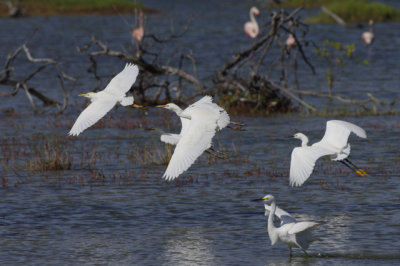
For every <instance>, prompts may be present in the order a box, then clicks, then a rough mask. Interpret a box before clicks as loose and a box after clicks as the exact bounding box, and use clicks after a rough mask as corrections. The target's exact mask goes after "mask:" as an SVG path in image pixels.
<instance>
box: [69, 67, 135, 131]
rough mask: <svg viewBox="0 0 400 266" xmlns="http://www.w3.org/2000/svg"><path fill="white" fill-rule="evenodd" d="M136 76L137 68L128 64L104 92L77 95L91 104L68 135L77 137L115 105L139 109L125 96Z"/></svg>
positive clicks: (129, 97) (131, 99)
mask: <svg viewBox="0 0 400 266" xmlns="http://www.w3.org/2000/svg"><path fill="white" fill-rule="evenodd" d="M138 74H139V69H138V67H137V66H136V65H134V64H129V63H128V64H126V65H125V68H124V69H123V70H122V71H121V72H120V73H119V74H118V75H116V76H115V77H114V78H113V79H112V80H111V81H110V83H109V84H108V85H107V87H106V88H105V89H104V90H102V91H99V92H89V93H85V94H79V96H83V97H87V98H89V99H90V101H91V103H90V104H89V106H88V107H86V109H85V110H83V112H82V113H81V114H80V115H79V116H78V119H77V120H76V121H75V123H74V125H73V126H72V128H71V130H70V132H69V133H68V134H69V135H72V136H78V135H79V134H80V133H82V132H83V131H84V130H85V129H87V128H88V127H90V126H92V125H94V124H95V123H96V122H97V121H99V120H100V119H101V118H102V117H103V116H105V115H106V114H107V113H108V112H109V111H110V110H111V109H112V108H113V107H114V106H115V105H116V104H117V103H119V104H121V105H122V106H129V105H132V106H133V107H141V106H140V105H136V104H133V101H134V99H133V96H126V93H127V92H128V91H129V90H130V89H131V87H132V85H133V83H135V81H136V77H137V75H138Z"/></svg>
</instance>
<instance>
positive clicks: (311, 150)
mask: <svg viewBox="0 0 400 266" xmlns="http://www.w3.org/2000/svg"><path fill="white" fill-rule="evenodd" d="M332 153H333V152H332V151H330V150H327V149H323V148H320V147H316V146H307V147H297V148H294V149H293V151H292V158H291V161H290V185H291V186H301V185H302V184H303V183H304V182H305V181H306V180H307V179H308V178H309V177H310V175H311V173H312V171H313V169H314V166H315V162H316V161H317V160H318V158H320V157H322V156H325V155H329V154H332Z"/></svg>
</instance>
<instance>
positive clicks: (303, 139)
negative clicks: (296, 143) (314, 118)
mask: <svg viewBox="0 0 400 266" xmlns="http://www.w3.org/2000/svg"><path fill="white" fill-rule="evenodd" d="M307 146H308V137H307V136H306V135H303V136H301V147H307Z"/></svg>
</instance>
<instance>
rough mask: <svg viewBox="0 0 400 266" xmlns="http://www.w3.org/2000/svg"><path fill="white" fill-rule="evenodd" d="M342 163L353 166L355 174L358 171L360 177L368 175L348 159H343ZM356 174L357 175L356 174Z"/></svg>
mask: <svg viewBox="0 0 400 266" xmlns="http://www.w3.org/2000/svg"><path fill="white" fill-rule="evenodd" d="M344 161H346V162H347V163H349V164H350V165H351V166H353V167H354V168H355V169H356V173H357V171H359V172H360V173H361V174H362V175H361V176H366V175H368V174H367V172H365V171H364V169H361V168H360V167H358V166H357V165H355V164H354V163H352V162H351V161H350V160H349V159H347V158H346V159H344ZM357 174H358V173H357Z"/></svg>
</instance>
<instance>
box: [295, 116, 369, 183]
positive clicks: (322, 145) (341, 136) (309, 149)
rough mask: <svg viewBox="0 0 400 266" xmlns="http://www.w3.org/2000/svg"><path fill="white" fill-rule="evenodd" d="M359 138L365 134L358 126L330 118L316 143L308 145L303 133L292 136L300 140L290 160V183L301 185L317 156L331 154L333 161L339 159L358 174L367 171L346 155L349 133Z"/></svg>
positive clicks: (364, 136) (311, 169) (348, 148)
mask: <svg viewBox="0 0 400 266" xmlns="http://www.w3.org/2000/svg"><path fill="white" fill-rule="evenodd" d="M352 132H353V133H354V134H356V135H357V136H359V137H360V138H366V137H367V135H366V133H365V131H364V129H362V128H361V127H359V126H356V125H354V124H352V123H349V122H346V121H341V120H330V121H328V122H327V123H326V131H325V135H324V137H323V138H322V139H321V140H320V141H319V142H317V143H314V144H313V145H311V146H308V145H307V144H308V138H307V136H306V135H304V134H303V133H297V134H294V135H293V137H294V138H297V139H300V140H301V147H297V148H294V149H293V151H292V159H291V162H290V185H292V186H301V185H302V184H303V183H304V182H305V181H306V180H307V179H308V178H309V177H310V175H311V173H312V171H313V169H314V166H315V162H316V161H317V160H318V158H320V157H322V156H325V155H331V157H332V160H333V161H339V162H341V163H343V164H344V165H346V166H347V167H349V168H350V169H351V170H353V171H355V172H356V173H357V174H358V175H360V176H366V175H367V173H366V172H365V171H364V170H363V169H360V168H358V167H357V166H356V165H354V164H353V163H352V162H350V160H349V159H347V157H348V156H349V155H350V144H348V143H347V140H348V138H349V135H350V133H352Z"/></svg>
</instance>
